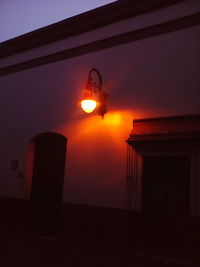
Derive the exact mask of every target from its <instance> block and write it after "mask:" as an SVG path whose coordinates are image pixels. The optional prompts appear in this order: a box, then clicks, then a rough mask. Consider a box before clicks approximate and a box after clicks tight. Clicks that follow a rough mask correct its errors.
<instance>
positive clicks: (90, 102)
mask: <svg viewBox="0 0 200 267" xmlns="http://www.w3.org/2000/svg"><path fill="white" fill-rule="evenodd" d="M107 98H108V94H107V93H106V92H105V91H103V90H102V77H101V74H100V73H99V71H98V70H97V69H95V68H92V69H91V70H90V72H89V74H88V80H87V84H86V88H85V90H84V96H83V99H82V100H81V107H82V109H83V110H84V111H85V112H86V113H91V112H93V111H94V110H95V109H96V108H97V110H98V114H99V115H100V116H101V117H102V119H103V118H104V115H105V114H106V113H107V105H106V101H107Z"/></svg>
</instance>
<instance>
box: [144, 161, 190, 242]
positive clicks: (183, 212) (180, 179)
mask: <svg viewBox="0 0 200 267" xmlns="http://www.w3.org/2000/svg"><path fill="white" fill-rule="evenodd" d="M142 169H143V174H142V181H143V197H142V210H143V215H144V235H145V236H146V237H147V238H148V239H151V240H152V239H154V240H155V241H157V240H158V239H160V238H161V239H162V240H163V241H167V240H174V241H175V240H176V239H177V240H179V241H180V239H181V238H182V237H185V236H186V235H187V231H186V229H187V222H188V219H189V215H190V158H189V157H184V156H147V157H144V158H143V168H142Z"/></svg>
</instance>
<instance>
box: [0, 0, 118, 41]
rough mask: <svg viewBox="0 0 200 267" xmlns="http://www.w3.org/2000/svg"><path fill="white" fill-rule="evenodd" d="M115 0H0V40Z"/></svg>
mask: <svg viewBox="0 0 200 267" xmlns="http://www.w3.org/2000/svg"><path fill="white" fill-rule="evenodd" d="M115 1H116V0H0V42H3V41H5V40H8V39H11V38H14V37H16V36H19V35H22V34H24V33H27V32H30V31H33V30H35V29H38V28H41V27H44V26H47V25H50V24H53V23H55V22H58V21H61V20H63V19H66V18H68V17H72V16H74V15H77V14H80V13H83V12H86V11H88V10H91V9H94V8H97V7H99V6H102V5H106V4H108V3H111V2H115Z"/></svg>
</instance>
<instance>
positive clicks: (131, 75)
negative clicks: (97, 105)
mask: <svg viewBox="0 0 200 267" xmlns="http://www.w3.org/2000/svg"><path fill="white" fill-rule="evenodd" d="M199 11H200V5H199V1H196V0H191V1H187V0H185V1H180V0H171V1H162V0H153V1H152V0H151V1H149V0H146V1H128V0H126V1H122V0H121V1H117V2H114V3H112V4H109V5H106V6H103V7H100V8H98V9H95V10H92V11H89V12H87V13H84V14H81V15H78V16H75V17H72V18H69V19H66V20H64V21H62V22H59V23H56V24H53V25H50V26H47V27H45V28H42V29H39V30H36V31H34V32H31V33H28V34H25V35H22V36H19V37H17V38H14V39H11V40H9V41H6V42H3V43H1V44H0V56H1V63H0V68H1V69H0V75H1V77H0V86H1V89H0V96H1V97H0V101H1V104H0V106H1V114H0V117H1V127H2V128H1V138H0V140H1V155H0V157H1V179H0V195H1V204H0V205H1V210H2V214H3V218H4V219H3V221H2V225H3V226H2V227H3V229H4V228H5V229H14V228H16V229H18V230H19V229H21V228H22V226H23V227H25V228H26V229H30V228H31V229H32V231H36V232H41V233H43V232H45V231H46V232H47V233H51V232H52V231H54V230H55V229H56V225H57V219H55V218H57V217H58V216H60V215H59V214H60V213H61V214H62V216H61V218H62V219H61V224H62V226H61V228H60V229H62V231H61V232H63V233H64V232H66V231H67V230H66V229H71V230H70V231H71V233H73V236H76V235H75V233H77V232H78V230H75V229H77V228H80V227H82V228H81V229H82V230H83V232H85V233H88V232H89V231H90V230H89V229H93V230H94V231H93V232H98V233H101V234H99V238H100V236H101V238H102V233H105V231H104V230H105V229H107V232H109V233H110V235H111V236H112V238H111V239H112V240H114V239H118V238H119V240H122V239H123V240H126V238H127V236H130V232H131V233H133V234H134V233H135V232H138V231H135V232H134V231H133V228H135V227H136V226H137V229H138V227H139V226H138V225H142V222H141V220H143V221H144V218H146V217H145V216H147V217H148V221H149V222H151V223H148V227H150V226H151V224H152V225H154V226H155V225H156V224H158V225H163V222H162V221H163V220H166V219H169V218H170V219H169V220H171V219H172V220H174V218H175V217H178V218H177V222H178V223H177V225H178V226H177V225H176V227H178V228H179V226H180V218H181V220H182V221H183V218H184V222H185V224H187V227H189V228H190V229H191V220H192V225H196V224H197V221H198V218H199V216H200V197H199V195H200V194H199V193H200V177H199V175H200V170H199V166H200V164H199V161H200V145H199V137H200V135H199V133H200V129H199V115H198V114H200V87H199V85H200V76H199V64H200V54H199V44H200V37H199V36H200V35H199V30H200V27H199V23H200V13H199ZM91 68H95V69H97V70H98V71H99V73H100V74H101V77H102V88H103V90H104V91H106V93H107V94H108V95H109V96H108V101H107V109H108V112H107V113H106V114H105V116H104V119H102V118H101V116H99V115H98V114H97V113H96V112H95V111H94V112H93V113H91V114H86V113H84V112H83V110H82V109H81V108H80V107H79V105H77V103H78V102H79V101H80V100H81V98H82V97H83V91H84V88H85V85H86V82H87V79H88V73H89V71H90V70H91ZM94 79H96V78H94ZM133 121H134V124H133ZM126 141H127V142H126ZM127 143H128V150H127ZM127 151H128V152H127ZM167 170H168V172H167ZM171 174H173V175H171ZM177 192H179V196H177V194H178V193H177ZM61 203H62V204H61ZM172 206H173V208H171V207H172ZM184 207H186V208H184ZM144 211H145V212H144ZM130 212H131V214H132V215H133V214H134V216H132V215H131V219H130ZM141 214H142V218H143V217H144V218H143V219H141ZM175 214H176V216H175ZM185 218H186V219H185ZM13 220H15V222H16V223H15V226H13ZM49 222H50V223H49ZM170 223H171V221H170ZM170 223H169V224H170ZM127 224H128V227H127ZM30 225H31V226H30ZM66 225H68V226H66ZM80 225H81V226H80ZM97 225H98V226H97ZM108 225H109V226H108ZM188 225H189V226H188ZM134 226H135V227H134ZM96 227H97V228H96ZM148 227H146V228H145V229H146V230H144V229H143V230H141V232H143V233H144V232H145V233H147V232H148V233H149V232H151V230H152V229H153V228H150V229H149V228H148ZM173 227H174V224H173ZM173 227H172V228H173ZM176 227H175V228H174V229H176V230H177V228H176ZM184 227H185V226H184ZM187 227H186V228H187ZM172 228H169V229H168V230H169V231H171V230H172ZM192 228H193V229H194V228H195V227H192ZM53 229H54V230H53ZM97 229H98V230H97ZM100 229H103V230H100ZM108 229H109V231H108ZM111 229H112V230H113V229H115V232H113V234H111ZM119 229H124V230H120V231H119ZM127 229H128V230H127ZM96 230H97V231H96ZM125 230H126V234H125ZM127 231H128V232H127ZM129 231H130V232H129ZM154 231H155V229H154ZM160 231H161V232H162V231H163V228H162V229H161V230H160ZM181 231H185V228H184V229H182V230H181ZM116 232H117V233H121V236H120V234H119V236H118V237H116ZM159 233H160V232H159ZM135 234H136V233H135ZM105 235H107V234H105ZM145 235H147V234H145ZM195 235H196V232H195ZM189 236H190V238H191V236H192V234H191V233H190V234H189ZM103 238H105V237H103ZM178 238H180V235H179V236H178Z"/></svg>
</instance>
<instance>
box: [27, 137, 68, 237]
mask: <svg viewBox="0 0 200 267" xmlns="http://www.w3.org/2000/svg"><path fill="white" fill-rule="evenodd" d="M34 143H35V153H34V162H33V176H32V189H31V216H30V218H31V232H32V233H35V234H42V235H56V234H57V233H58V231H59V216H60V211H61V204H62V193H63V183H64V171H65V159H66V145H67V139H66V138H65V137H64V136H62V135H60V134H57V133H45V134H41V135H39V136H37V137H36V138H35V139H34Z"/></svg>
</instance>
